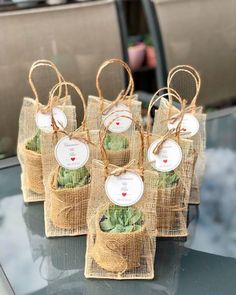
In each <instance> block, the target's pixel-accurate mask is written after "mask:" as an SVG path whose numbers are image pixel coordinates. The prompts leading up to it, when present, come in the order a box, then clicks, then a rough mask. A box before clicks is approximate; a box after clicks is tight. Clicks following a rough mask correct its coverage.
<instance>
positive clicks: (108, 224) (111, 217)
mask: <svg viewBox="0 0 236 295" xmlns="http://www.w3.org/2000/svg"><path fill="white" fill-rule="evenodd" d="M142 224H143V214H142V212H141V211H140V210H139V209H137V208H133V207H119V206H116V205H115V206H111V207H109V208H108V209H107V211H106V212H105V214H104V216H103V218H102V220H101V221H100V228H101V230H102V231H104V232H110V233H123V232H134V231H138V230H140V229H141V227H142Z"/></svg>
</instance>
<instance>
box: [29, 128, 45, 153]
mask: <svg viewBox="0 0 236 295" xmlns="http://www.w3.org/2000/svg"><path fill="white" fill-rule="evenodd" d="M26 148H27V150H31V151H34V152H36V153H39V154H40V153H41V144H40V130H39V129H38V130H37V132H36V134H35V135H34V137H33V138H30V139H29V140H28V141H27V143H26Z"/></svg>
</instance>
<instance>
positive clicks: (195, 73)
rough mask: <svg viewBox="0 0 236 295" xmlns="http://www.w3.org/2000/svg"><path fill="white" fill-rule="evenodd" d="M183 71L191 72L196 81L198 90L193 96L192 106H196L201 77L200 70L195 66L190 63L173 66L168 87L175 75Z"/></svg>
mask: <svg viewBox="0 0 236 295" xmlns="http://www.w3.org/2000/svg"><path fill="white" fill-rule="evenodd" d="M181 72H182V73H183V72H184V73H187V74H189V75H190V76H191V77H192V78H193V80H194V82H195V87H196V92H195V95H194V96H193V98H191V103H190V107H196V101H197V98H198V95H199V92H200V88H201V77H200V75H199V73H198V71H197V70H196V69H195V68H194V67H192V66H189V65H178V66H176V67H174V68H172V69H171V70H170V72H169V74H168V78H167V87H168V88H169V89H170V86H171V82H172V81H173V78H174V76H176V75H177V74H178V73H181Z"/></svg>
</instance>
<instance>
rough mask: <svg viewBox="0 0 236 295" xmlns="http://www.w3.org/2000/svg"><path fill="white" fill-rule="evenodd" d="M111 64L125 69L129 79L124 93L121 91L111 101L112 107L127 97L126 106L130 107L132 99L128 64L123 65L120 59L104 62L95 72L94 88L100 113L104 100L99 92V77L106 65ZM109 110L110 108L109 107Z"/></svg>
mask: <svg viewBox="0 0 236 295" xmlns="http://www.w3.org/2000/svg"><path fill="white" fill-rule="evenodd" d="M111 64H119V65H121V66H122V67H123V68H125V70H126V71H127V73H128V77H129V83H128V87H127V88H126V90H125V91H121V93H120V94H119V95H118V96H117V98H116V99H115V100H114V101H112V103H111V104H112V106H114V105H115V104H117V103H118V102H119V101H122V100H124V99H125V98H126V97H127V96H129V97H128V105H129V106H130V104H131V97H132V95H133V93H134V80H133V76H132V72H131V69H130V67H129V66H128V64H127V63H125V62H124V61H122V60H120V59H117V58H113V59H109V60H106V61H105V62H103V63H102V64H101V66H100V67H99V69H98V72H97V76H96V88H97V91H98V96H99V98H100V110H101V112H103V111H104V99H105V98H104V96H103V93H102V90H101V85H100V77H101V73H102V71H103V70H104V69H105V68H106V67H107V66H108V65H111ZM109 108H110V106H109Z"/></svg>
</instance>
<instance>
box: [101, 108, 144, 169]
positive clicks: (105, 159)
mask: <svg viewBox="0 0 236 295" xmlns="http://www.w3.org/2000/svg"><path fill="white" fill-rule="evenodd" d="M113 113H116V112H112V113H111V114H113ZM111 114H110V115H111ZM118 118H127V119H130V120H132V121H133V123H134V124H135V127H136V128H137V130H138V132H139V135H140V149H141V152H140V153H139V159H138V168H139V170H140V174H143V171H144V131H143V127H142V125H141V124H140V123H139V121H137V120H135V119H133V118H131V117H129V116H125V115H119V116H117V117H116V118H114V119H113V120H112V121H111V122H109V124H108V126H107V127H105V128H104V130H100V132H99V136H100V149H101V153H102V158H103V163H104V166H105V172H106V175H108V166H109V164H110V161H109V158H108V155H107V152H106V149H105V147H104V141H105V138H106V135H107V133H108V129H109V127H110V126H111V124H112V123H113V122H114V121H115V120H117V119H118ZM102 131H103V134H102ZM133 163H134V161H132V160H131V161H130V162H129V163H128V164H126V165H125V166H123V167H119V168H120V169H121V170H122V169H123V170H124V171H127V170H128V169H129V168H130V166H132V164H133ZM119 168H118V169H119ZM121 172H122V171H121Z"/></svg>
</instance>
